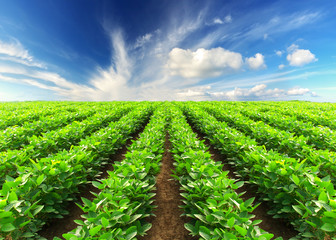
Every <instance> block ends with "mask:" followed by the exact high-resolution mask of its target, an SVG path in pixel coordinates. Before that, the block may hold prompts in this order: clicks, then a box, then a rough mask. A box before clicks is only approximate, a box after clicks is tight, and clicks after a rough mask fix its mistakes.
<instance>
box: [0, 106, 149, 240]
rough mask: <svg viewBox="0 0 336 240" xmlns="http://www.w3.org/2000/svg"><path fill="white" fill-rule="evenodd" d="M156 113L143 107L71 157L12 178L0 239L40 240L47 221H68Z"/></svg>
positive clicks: (0, 214)
mask: <svg viewBox="0 0 336 240" xmlns="http://www.w3.org/2000/svg"><path fill="white" fill-rule="evenodd" d="M153 107H154V105H153V104H150V103H146V104H143V105H142V106H141V107H139V108H137V109H136V110H133V111H131V112H130V113H128V114H127V115H125V116H123V117H122V118H121V119H120V120H119V121H118V122H112V123H111V124H109V126H108V127H107V128H103V129H101V130H99V131H98V132H95V133H94V134H93V135H91V136H88V137H87V138H85V139H82V140H81V142H80V143H79V145H78V146H75V147H73V148H71V149H70V150H69V151H62V152H59V153H58V154H56V155H54V156H52V158H42V159H40V160H39V161H38V162H36V163H34V164H33V165H32V166H31V167H26V168H25V172H23V173H21V174H20V176H18V177H17V178H15V179H14V178H11V177H7V178H6V182H5V183H4V184H3V186H2V189H1V190H0V197H1V202H0V239H1V236H2V237H3V238H6V237H7V238H8V237H10V238H11V239H27V238H36V237H37V232H38V231H39V230H40V229H41V227H42V226H43V225H44V224H45V223H46V222H47V221H49V220H50V219H52V218H62V216H63V215H66V214H67V213H68V212H67V210H66V207H67V203H68V202H70V201H73V200H74V197H75V196H76V194H77V193H78V192H79V187H80V186H81V185H83V184H85V183H87V182H88V180H89V179H90V178H93V177H95V176H96V175H97V174H99V168H100V167H101V166H102V165H104V164H106V160H107V159H108V157H109V156H110V155H111V154H114V153H115V152H116V150H117V149H118V148H120V147H121V146H122V145H124V144H125V142H126V140H127V139H128V138H129V137H130V135H131V134H133V133H135V132H136V131H137V129H139V128H140V127H141V126H142V125H143V124H144V123H145V122H146V121H147V119H148V118H149V116H150V115H151V114H152V111H153Z"/></svg>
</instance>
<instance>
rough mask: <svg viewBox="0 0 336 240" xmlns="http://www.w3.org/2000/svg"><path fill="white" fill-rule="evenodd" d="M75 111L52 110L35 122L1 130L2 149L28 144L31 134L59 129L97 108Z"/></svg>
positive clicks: (0, 149)
mask: <svg viewBox="0 0 336 240" xmlns="http://www.w3.org/2000/svg"><path fill="white" fill-rule="evenodd" d="M78 110H79V111H78V112H76V113H74V112H66V111H65V112H62V114H61V115H59V114H57V113H56V112H51V113H50V114H53V115H52V116H45V117H40V118H39V119H38V120H36V121H33V122H27V123H24V124H23V125H22V126H20V127H19V126H13V127H8V128H6V129H5V130H3V131H2V132H0V151H5V150H8V149H19V148H21V147H23V146H25V145H27V144H29V140H30V137H31V136H34V135H35V136H39V135H40V134H41V133H43V132H47V131H50V130H54V129H58V128H60V127H63V126H65V125H67V124H69V123H71V122H72V121H81V120H83V119H86V118H87V117H90V116H92V115H93V114H94V113H95V110H93V109H91V108H88V109H87V108H84V109H78Z"/></svg>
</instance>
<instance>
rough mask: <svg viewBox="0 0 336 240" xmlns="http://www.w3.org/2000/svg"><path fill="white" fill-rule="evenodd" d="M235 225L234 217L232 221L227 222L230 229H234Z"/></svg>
mask: <svg viewBox="0 0 336 240" xmlns="http://www.w3.org/2000/svg"><path fill="white" fill-rule="evenodd" d="M234 223H235V218H234V217H232V218H230V219H229V220H228V221H227V225H228V226H229V228H232V227H233V225H234Z"/></svg>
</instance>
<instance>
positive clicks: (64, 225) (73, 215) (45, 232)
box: [39, 121, 148, 240]
mask: <svg viewBox="0 0 336 240" xmlns="http://www.w3.org/2000/svg"><path fill="white" fill-rule="evenodd" d="M147 124H148V121H147V122H146V123H145V124H144V125H143V127H142V128H141V129H140V130H139V131H137V132H136V133H134V134H133V135H132V136H131V138H130V139H128V140H127V142H126V144H125V145H124V146H123V147H122V148H121V149H119V150H118V151H117V152H116V153H115V154H113V155H112V156H111V157H110V159H109V161H108V164H106V165H105V166H103V168H102V169H101V170H100V171H101V174H100V176H99V177H98V178H97V179H95V180H100V179H104V178H107V177H108V171H113V163H114V162H118V161H122V160H124V159H125V154H126V152H127V148H128V147H129V146H130V145H131V144H132V141H136V140H137V139H138V138H139V135H140V133H141V132H143V130H144V128H145V127H146V125H147ZM99 191H100V190H99V189H98V188H95V187H94V186H93V185H92V184H87V185H84V186H82V187H81V189H80V192H79V193H78V196H77V199H80V198H81V197H84V198H86V199H89V200H90V201H92V200H93V199H94V197H95V196H94V195H93V194H92V193H99ZM77 203H79V204H83V203H82V201H81V200H78V201H77ZM67 210H68V211H69V214H68V215H67V216H64V218H61V219H55V220H53V221H51V222H50V223H49V224H47V225H45V226H44V228H43V229H42V230H41V231H40V232H39V235H40V236H42V237H44V238H46V239H48V240H52V239H53V238H54V237H59V238H62V234H64V233H67V232H69V231H71V230H73V229H75V228H76V227H77V226H78V225H77V224H76V223H75V222H74V220H83V221H84V220H85V219H83V218H82V217H81V215H83V214H84V212H83V211H82V209H80V208H79V207H78V206H77V205H76V202H75V201H74V202H71V203H69V206H68V208H67ZM62 239H63V238H62Z"/></svg>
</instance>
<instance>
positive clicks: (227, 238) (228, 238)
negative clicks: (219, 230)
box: [224, 232, 237, 240]
mask: <svg viewBox="0 0 336 240" xmlns="http://www.w3.org/2000/svg"><path fill="white" fill-rule="evenodd" d="M224 239H225V240H233V239H237V237H236V236H235V235H233V234H232V233H229V232H226V233H224Z"/></svg>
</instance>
